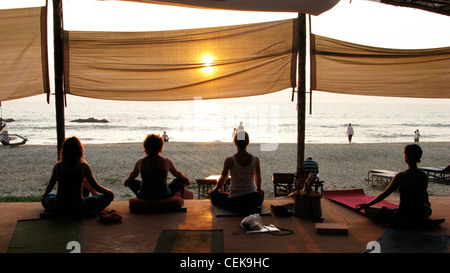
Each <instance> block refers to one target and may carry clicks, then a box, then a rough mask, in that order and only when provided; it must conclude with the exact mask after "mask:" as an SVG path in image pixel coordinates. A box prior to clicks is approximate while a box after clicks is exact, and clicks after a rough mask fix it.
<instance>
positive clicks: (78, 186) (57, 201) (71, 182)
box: [41, 137, 114, 213]
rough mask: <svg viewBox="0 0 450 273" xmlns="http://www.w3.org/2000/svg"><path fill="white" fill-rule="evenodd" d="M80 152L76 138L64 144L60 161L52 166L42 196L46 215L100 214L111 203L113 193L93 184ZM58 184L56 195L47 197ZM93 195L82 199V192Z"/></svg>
mask: <svg viewBox="0 0 450 273" xmlns="http://www.w3.org/2000/svg"><path fill="white" fill-rule="evenodd" d="M83 157H84V148H83V145H82V144H81V141H80V140H79V139H78V138H77V137H70V138H68V139H66V140H65V141H64V144H63V147H62V149H61V154H60V160H59V162H58V163H56V164H55V166H54V168H53V173H52V176H51V178H50V182H49V183H48V185H47V188H46V189H45V192H44V194H43V195H42V201H41V202H42V206H43V207H44V208H45V211H46V212H56V213H80V212H100V211H102V210H103V209H105V208H106V207H107V206H108V205H109V204H110V203H111V201H112V200H113V199H114V193H113V192H112V191H111V190H109V189H107V188H105V187H103V186H100V185H99V184H98V183H97V180H96V179H95V178H94V176H93V175H92V170H91V167H90V166H89V164H88V163H87V162H86V161H85V160H84V159H83ZM56 183H58V190H57V192H56V194H52V193H50V192H51V191H52V190H53V188H54V187H55V185H56ZM84 187H85V188H87V189H89V190H90V191H91V192H92V193H93V194H94V195H93V196H90V197H83V196H82V190H83V188H84Z"/></svg>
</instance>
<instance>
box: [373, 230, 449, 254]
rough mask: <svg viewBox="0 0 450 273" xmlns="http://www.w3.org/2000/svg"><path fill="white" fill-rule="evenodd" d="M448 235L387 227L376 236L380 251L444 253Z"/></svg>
mask: <svg viewBox="0 0 450 273" xmlns="http://www.w3.org/2000/svg"><path fill="white" fill-rule="evenodd" d="M449 240H450V236H446V235H434V234H429V233H424V232H416V231H409V230H396V229H392V228H388V229H386V230H385V231H384V233H383V234H382V235H381V236H380V237H378V239H377V242H378V243H379V244H380V251H381V253H445V252H446V250H447V246H448V243H449Z"/></svg>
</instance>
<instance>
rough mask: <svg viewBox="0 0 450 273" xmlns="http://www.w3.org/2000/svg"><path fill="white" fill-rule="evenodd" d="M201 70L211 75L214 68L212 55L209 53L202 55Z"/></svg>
mask: <svg viewBox="0 0 450 273" xmlns="http://www.w3.org/2000/svg"><path fill="white" fill-rule="evenodd" d="M202 66H203V68H202V72H203V73H205V74H208V75H211V74H212V73H213V72H214V70H215V67H214V57H213V56H212V55H211V54H205V55H203V57H202Z"/></svg>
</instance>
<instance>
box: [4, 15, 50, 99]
mask: <svg viewBox="0 0 450 273" xmlns="http://www.w3.org/2000/svg"><path fill="white" fill-rule="evenodd" d="M0 64H1V65H0V101H7V100H12V99H18V98H24V97H29V96H34V95H38V94H42V93H44V92H48V91H49V85H48V65H47V14H46V7H35V8H23V9H5V10H0Z"/></svg>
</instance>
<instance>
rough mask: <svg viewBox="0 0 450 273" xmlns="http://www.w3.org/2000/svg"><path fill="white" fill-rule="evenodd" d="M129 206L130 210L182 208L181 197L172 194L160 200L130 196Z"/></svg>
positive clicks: (158, 210)
mask: <svg viewBox="0 0 450 273" xmlns="http://www.w3.org/2000/svg"><path fill="white" fill-rule="evenodd" d="M129 206H130V210H131V211H132V212H161V211H172V210H178V209H182V206H183V199H182V198H181V197H178V196H172V197H169V198H166V199H162V200H144V199H139V198H131V199H130V200H129Z"/></svg>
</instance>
